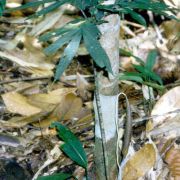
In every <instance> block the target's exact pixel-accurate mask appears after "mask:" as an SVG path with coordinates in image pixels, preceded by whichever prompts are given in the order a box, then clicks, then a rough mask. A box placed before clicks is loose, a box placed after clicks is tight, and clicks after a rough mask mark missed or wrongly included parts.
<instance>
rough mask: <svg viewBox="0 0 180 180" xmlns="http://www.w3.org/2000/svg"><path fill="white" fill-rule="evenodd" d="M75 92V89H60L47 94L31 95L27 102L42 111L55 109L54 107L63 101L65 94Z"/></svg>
mask: <svg viewBox="0 0 180 180" xmlns="http://www.w3.org/2000/svg"><path fill="white" fill-rule="evenodd" d="M75 90H76V88H60V89H56V90H54V91H50V92H48V93H47V94H45V93H40V94H33V95H31V96H29V97H28V102H29V103H30V104H32V105H35V106H37V107H39V108H41V109H44V110H46V109H48V108H49V107H51V108H53V107H54V108H55V106H56V105H57V104H58V103H60V102H61V101H62V100H63V98H64V96H66V94H68V93H72V92H74V91H75Z"/></svg>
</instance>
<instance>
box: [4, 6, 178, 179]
mask: <svg viewBox="0 0 180 180" xmlns="http://www.w3.org/2000/svg"><path fill="white" fill-rule="evenodd" d="M177 5H178V4H177ZM68 8H69V7H68ZM32 11H33V10H32ZM28 13H29V12H20V11H17V12H13V13H11V14H10V15H8V16H4V17H1V18H0V94H1V96H0V179H4V180H13V179H14V180H15V179H17V180H21V179H22V180H24V179H36V178H37V177H38V176H42V175H49V174H53V173H55V172H56V173H57V172H61V173H70V174H73V175H74V176H76V177H77V179H83V177H84V174H85V172H84V169H83V168H82V167H80V166H78V165H77V164H76V163H75V162H73V161H72V160H71V159H70V158H68V157H67V156H66V155H65V154H64V153H63V152H62V151H61V150H60V149H59V146H60V145H62V143H63V142H62V140H61V139H59V138H58V137H57V136H56V135H57V132H56V130H55V129H54V128H49V126H50V125H51V123H52V122H54V121H58V122H60V123H61V124H63V125H64V126H66V127H68V128H69V129H70V130H71V131H72V132H73V134H75V135H76V136H77V137H78V138H79V140H80V141H81V142H82V144H83V147H84V149H85V152H86V154H87V157H88V170H89V173H91V171H92V169H93V167H94V158H93V149H94V112H93V104H92V101H93V96H94V74H93V68H92V63H91V59H90V56H89V54H88V53H87V51H86V50H85V48H84V46H83V45H82V46H81V47H80V49H79V50H78V54H77V56H76V58H75V61H73V62H72V63H71V65H70V66H69V67H68V69H67V70H66V72H65V73H64V74H63V76H62V77H61V79H60V81H58V82H56V83H53V75H54V71H55V66H56V64H57V63H58V60H59V58H60V56H61V55H62V52H63V51H62V50H60V51H59V53H56V54H55V55H52V56H46V55H45V54H44V53H43V48H44V47H45V46H47V44H43V43H40V42H39V41H38V36H39V35H40V34H42V33H44V32H46V31H47V30H50V29H52V28H57V27H62V26H63V25H64V24H66V23H67V22H69V21H71V20H73V19H75V18H76V17H77V11H76V10H74V9H73V8H72V7H71V8H70V9H68V11H65V12H64V13H59V14H58V15H57V12H52V13H50V14H49V15H48V16H46V17H44V18H40V19H38V20H34V19H28V20H27V21H26V18H27V14H28ZM179 15H180V14H177V16H179ZM145 16H146V18H147V22H148V27H147V28H145V27H144V26H142V25H139V24H137V23H135V22H133V21H132V20H131V19H130V18H129V17H127V19H126V20H121V31H120V43H119V46H120V49H121V51H120V52H121V53H120V59H119V61H120V72H121V73H123V72H126V73H127V72H128V73H129V72H137V71H136V69H135V68H134V65H133V64H136V65H137V64H138V62H137V61H136V57H138V58H140V59H141V60H143V61H144V63H145V64H146V63H147V57H148V54H149V53H150V52H151V50H154V49H155V50H156V52H157V57H156V58H155V64H154V65H153V72H155V73H156V74H157V75H158V76H159V77H161V79H162V81H163V86H162V85H159V84H158V82H156V80H155V81H154V82H153V83H152V82H150V81H148V79H147V80H144V81H143V83H140V82H137V77H135V80H134V81H132V80H130V81H129V80H128V79H125V78H124V79H123V78H122V74H120V75H119V87H120V91H121V92H123V93H125V94H126V95H127V98H128V100H129V103H130V108H131V112H132V123H133V130H132V138H131V145H130V151H129V158H128V162H127V163H126V165H125V166H124V179H125V180H130V179H133V178H134V179H138V178H140V177H142V176H144V179H145V178H148V179H152V176H153V177H156V178H157V177H158V178H159V179H170V178H175V179H177V180H179V179H180V173H179V168H180V148H179V143H180V139H179V136H180V35H179V32H180V23H179V22H177V21H175V20H169V19H163V18H162V17H159V16H155V15H153V14H148V13H146V14H145ZM179 17H180V16H179ZM123 50H126V51H128V52H131V53H130V54H127V52H125V51H123ZM135 56H136V57H135ZM142 68H143V67H142ZM141 74H143V73H142V72H141ZM144 75H145V76H146V74H144ZM131 79H132V78H131ZM127 108H128V107H127V106H126V101H125V98H124V97H120V98H119V119H120V121H121V122H124V121H125V120H126V110H127ZM122 128H123V126H122ZM146 160H147V161H146ZM153 167H154V168H153ZM132 175H133V177H131V176H132ZM178 178H179V179H178Z"/></svg>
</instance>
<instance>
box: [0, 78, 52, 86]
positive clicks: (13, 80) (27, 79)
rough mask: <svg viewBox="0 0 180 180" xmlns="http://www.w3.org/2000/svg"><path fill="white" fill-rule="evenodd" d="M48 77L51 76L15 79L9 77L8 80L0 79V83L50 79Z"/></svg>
mask: <svg viewBox="0 0 180 180" xmlns="http://www.w3.org/2000/svg"><path fill="white" fill-rule="evenodd" d="M50 78H51V76H41V77H23V78H17V79H10V80H5V81H1V82H0V85H3V84H9V83H14V82H21V81H37V80H42V79H50Z"/></svg>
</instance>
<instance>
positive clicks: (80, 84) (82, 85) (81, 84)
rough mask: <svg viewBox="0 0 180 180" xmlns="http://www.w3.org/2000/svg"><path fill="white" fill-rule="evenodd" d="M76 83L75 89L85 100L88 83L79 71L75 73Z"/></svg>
mask: <svg viewBox="0 0 180 180" xmlns="http://www.w3.org/2000/svg"><path fill="white" fill-rule="evenodd" d="M76 85H77V90H78V94H79V95H80V96H81V97H82V98H83V99H84V100H87V98H88V94H87V93H88V91H87V90H88V88H89V86H90V85H89V83H88V82H87V80H86V79H85V78H84V77H83V76H82V75H81V74H79V73H77V80H76Z"/></svg>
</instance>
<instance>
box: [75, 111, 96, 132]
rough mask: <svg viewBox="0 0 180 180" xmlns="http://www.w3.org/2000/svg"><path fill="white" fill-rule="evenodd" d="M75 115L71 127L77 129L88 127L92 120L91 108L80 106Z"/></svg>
mask: <svg viewBox="0 0 180 180" xmlns="http://www.w3.org/2000/svg"><path fill="white" fill-rule="evenodd" d="M75 117H76V118H77V120H75V121H74V126H73V128H77V129H78V130H82V129H85V128H87V127H90V126H91V124H92V122H93V114H92V110H91V109H88V108H82V109H81V111H80V112H78V114H77V115H75Z"/></svg>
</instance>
